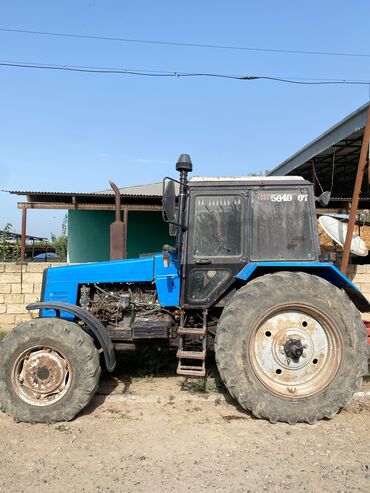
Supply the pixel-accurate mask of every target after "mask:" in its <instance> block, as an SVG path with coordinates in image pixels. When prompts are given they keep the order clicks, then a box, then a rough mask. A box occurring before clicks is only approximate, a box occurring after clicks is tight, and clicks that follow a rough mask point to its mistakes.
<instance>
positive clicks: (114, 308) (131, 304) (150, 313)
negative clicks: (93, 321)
mask: <svg viewBox="0 0 370 493" xmlns="http://www.w3.org/2000/svg"><path fill="white" fill-rule="evenodd" d="M80 305H81V307H83V308H85V309H86V310H88V311H90V312H91V313H92V314H93V315H94V316H95V317H96V318H98V319H99V320H100V321H101V322H102V323H103V324H104V325H114V326H118V325H124V326H131V325H132V324H133V323H134V321H135V320H136V319H138V318H140V319H142V318H145V319H148V318H154V319H155V318H156V316H157V315H158V314H159V313H160V305H159V302H158V298H157V293H156V290H155V288H153V285H152V284H149V283H141V284H138V283H133V284H130V283H125V284H123V283H122V284H85V285H83V286H81V289H80Z"/></svg>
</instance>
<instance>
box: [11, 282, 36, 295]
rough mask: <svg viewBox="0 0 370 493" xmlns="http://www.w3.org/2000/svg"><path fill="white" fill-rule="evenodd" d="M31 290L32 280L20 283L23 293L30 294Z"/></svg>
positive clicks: (32, 286) (32, 288)
mask: <svg viewBox="0 0 370 493" xmlns="http://www.w3.org/2000/svg"><path fill="white" fill-rule="evenodd" d="M33 290H34V284H33V282H28V283H23V284H22V290H21V292H22V293H24V294H30V293H33ZM12 292H13V291H12Z"/></svg>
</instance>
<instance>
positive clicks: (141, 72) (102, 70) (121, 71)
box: [0, 61, 370, 85]
mask: <svg viewBox="0 0 370 493" xmlns="http://www.w3.org/2000/svg"><path fill="white" fill-rule="evenodd" d="M0 67H17V68H28V69H39V70H61V71H66V72H85V73H94V74H116V75H137V76H143V77H177V78H180V77H211V78H220V79H233V80H244V81H245V80H269V81H276V82H284V83H287V84H299V85H334V84H341V85H343V84H345V85H369V84H370V80H346V79H300V78H298V77H290V78H289V77H273V76H267V75H231V74H217V73H208V72H177V71H160V70H146V69H128V68H108V67H86V66H74V65H54V64H47V63H34V62H16V61H0Z"/></svg>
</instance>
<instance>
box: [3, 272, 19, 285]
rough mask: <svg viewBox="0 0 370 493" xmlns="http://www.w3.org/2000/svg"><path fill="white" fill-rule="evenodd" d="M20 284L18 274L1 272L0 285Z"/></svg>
mask: <svg viewBox="0 0 370 493" xmlns="http://www.w3.org/2000/svg"><path fill="white" fill-rule="evenodd" d="M20 282H21V274H20V273H18V274H17V273H15V272H14V273H12V272H2V273H1V274H0V284H13V283H15V284H16V283H20Z"/></svg>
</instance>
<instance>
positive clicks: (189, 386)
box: [181, 377, 225, 394]
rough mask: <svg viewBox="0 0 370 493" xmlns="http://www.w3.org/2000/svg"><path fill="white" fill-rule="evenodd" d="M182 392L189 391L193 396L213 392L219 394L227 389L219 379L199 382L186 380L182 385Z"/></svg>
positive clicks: (200, 380)
mask: <svg viewBox="0 0 370 493" xmlns="http://www.w3.org/2000/svg"><path fill="white" fill-rule="evenodd" d="M181 388H182V390H187V391H188V392H190V393H191V394H198V393H203V394H209V393H211V392H214V393H218V392H222V391H223V390H224V389H225V387H224V386H223V383H222V382H221V380H220V379H219V378H216V377H214V378H207V379H206V380H204V379H199V380H191V381H189V380H185V382H183V384H182V385H181Z"/></svg>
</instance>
